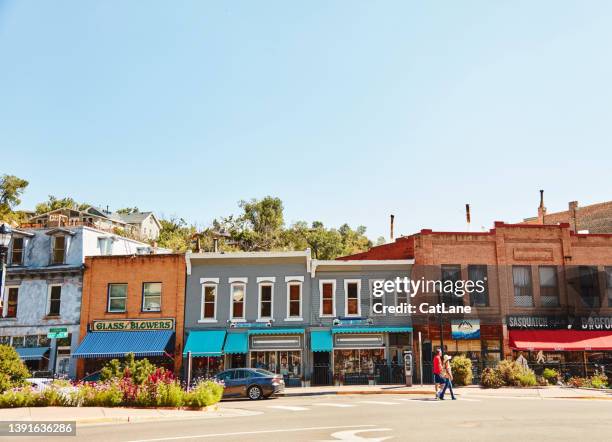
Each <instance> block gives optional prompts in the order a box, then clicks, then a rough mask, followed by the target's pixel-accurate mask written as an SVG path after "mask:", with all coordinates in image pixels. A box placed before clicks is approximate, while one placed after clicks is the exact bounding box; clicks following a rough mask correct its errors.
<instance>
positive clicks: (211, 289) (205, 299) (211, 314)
mask: <svg viewBox="0 0 612 442" xmlns="http://www.w3.org/2000/svg"><path fill="white" fill-rule="evenodd" d="M216 318H217V285H216V284H204V285H203V286H202V314H201V319H203V320H207V319H208V320H215V319H216Z"/></svg>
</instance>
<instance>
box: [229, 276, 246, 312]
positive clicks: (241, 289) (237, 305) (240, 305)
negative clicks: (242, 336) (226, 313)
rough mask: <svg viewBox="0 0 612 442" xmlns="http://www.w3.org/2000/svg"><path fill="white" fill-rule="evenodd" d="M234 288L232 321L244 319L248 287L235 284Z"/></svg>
mask: <svg viewBox="0 0 612 442" xmlns="http://www.w3.org/2000/svg"><path fill="white" fill-rule="evenodd" d="M231 288H232V319H244V318H245V316H244V301H245V291H246V285H245V284H242V283H234V284H232V286H231Z"/></svg>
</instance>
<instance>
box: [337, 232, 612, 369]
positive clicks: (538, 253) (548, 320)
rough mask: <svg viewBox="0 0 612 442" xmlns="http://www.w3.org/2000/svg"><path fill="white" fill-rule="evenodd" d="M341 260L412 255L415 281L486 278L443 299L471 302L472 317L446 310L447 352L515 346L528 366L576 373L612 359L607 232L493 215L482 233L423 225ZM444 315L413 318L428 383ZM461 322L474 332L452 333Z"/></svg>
mask: <svg viewBox="0 0 612 442" xmlns="http://www.w3.org/2000/svg"><path fill="white" fill-rule="evenodd" d="M341 259H350V260H356V259H357V260H359V259H364V260H365V259H414V260H415V265H414V269H413V274H412V278H413V279H415V278H419V277H420V276H425V277H426V278H427V279H441V280H447V279H451V280H458V279H459V280H464V281H468V280H474V279H476V278H483V277H485V276H486V280H487V284H486V285H487V287H486V292H485V293H484V294H483V295H479V296H473V297H472V296H468V295H465V297H463V298H457V297H455V298H454V299H453V300H448V299H442V301H443V302H446V303H453V302H454V303H455V304H457V303H459V304H462V305H470V306H471V307H472V312H471V313H469V314H467V313H464V314H457V315H452V314H448V315H447V314H445V315H442V330H443V332H442V340H443V344H444V346H445V349H446V351H447V352H449V353H465V354H467V355H468V356H470V357H471V358H472V360H473V361H474V362H477V364H475V365H476V366H478V367H480V368H482V367H484V366H486V365H487V364H490V365H493V364H495V363H496V361H497V360H499V359H501V358H507V357H516V356H518V352H519V351H522V352H523V353H524V356H525V357H528V359H529V361H530V363H534V364H536V363H537V364H539V365H541V366H544V365H546V364H549V365H552V366H555V364H557V365H559V366H562V365H564V364H565V365H567V366H571V367H572V369H573V370H574V371H577V372H578V374H579V373H580V372H581V371H582V372H585V371H586V372H589V371H592V369H593V368H594V366H595V364H596V363H606V364H609V363H612V234H577V233H575V232H574V231H573V230H572V229H571V228H570V225H569V224H567V223H563V224H558V225H538V224H533V225H532V224H506V223H503V222H496V223H495V227H494V228H493V229H491V230H489V231H488V232H433V231H431V230H421V232H420V233H417V234H414V235H411V236H408V237H401V238H398V239H397V240H396V241H395V242H393V243H390V244H385V245H382V246H378V247H373V248H372V249H371V250H369V251H368V252H364V253H360V254H356V255H352V256H348V257H344V258H341ZM419 296H422V298H421V299H420V300H416V301H413V302H421V301H429V302H432V303H436V302H439V301H440V298H439V295H438V294H436V293H425V294H423V295H419ZM440 316H441V315H436V314H424V313H419V312H417V313H415V314H414V315H413V318H412V323H413V327H414V339H413V349H415V354H416V356H417V358H418V355H419V354H420V353H421V352H420V351H418V349H419V348H422V349H423V352H422V354H423V359H424V361H423V362H424V367H425V368H424V378H425V380H428V377H427V375H428V367H429V366H428V364H429V360H430V359H429V358H430V354H431V350H432V348H433V347H436V346H439V345H440V342H441V340H440V329H441V326H440V324H441V322H440ZM460 326H468V327H471V326H473V327H474V328H475V329H476V328H478V329H479V333H478V335H479V337H478V338H474V339H461V338H460V339H454V336H453V335H454V334H455V330H453V329H454V328H456V327H460ZM419 333H420V335H421V344H420V345H421V346H422V347H421V346H419V342H418V339H419V338H418V336H419ZM600 335H601V336H600ZM474 336H477V335H474ZM537 364H536V365H537Z"/></svg>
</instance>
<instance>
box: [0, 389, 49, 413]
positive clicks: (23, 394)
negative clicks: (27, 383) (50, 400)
mask: <svg viewBox="0 0 612 442" xmlns="http://www.w3.org/2000/svg"><path fill="white" fill-rule="evenodd" d="M39 396H40V395H39V393H38V392H37V391H36V390H34V389H33V388H32V387H24V388H13V389H11V390H7V391H5V392H4V393H2V394H0V408H17V407H34V406H36V405H38V404H39V403H40V401H39Z"/></svg>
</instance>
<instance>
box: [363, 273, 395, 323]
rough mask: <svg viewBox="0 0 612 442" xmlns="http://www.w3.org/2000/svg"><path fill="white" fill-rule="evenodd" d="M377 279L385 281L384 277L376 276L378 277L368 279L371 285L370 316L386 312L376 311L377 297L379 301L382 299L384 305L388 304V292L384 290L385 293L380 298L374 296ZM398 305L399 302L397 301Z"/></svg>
mask: <svg viewBox="0 0 612 442" xmlns="http://www.w3.org/2000/svg"><path fill="white" fill-rule="evenodd" d="M376 281H383V282H384V281H385V280H384V279H380V278H376V279H369V280H368V285H369V286H370V316H384V315H385V313H384V311H383V312H382V313H374V300H375V299H376V300H377V301H378V300H380V301H381V302H382V305H383V307H384V306H385V305H387V304H386V302H385V297H386V293H385V291H384V290H383V295H382V296H381V297H380V298H377V297H375V296H374V283H375V282H376ZM396 305H397V302H396Z"/></svg>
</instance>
